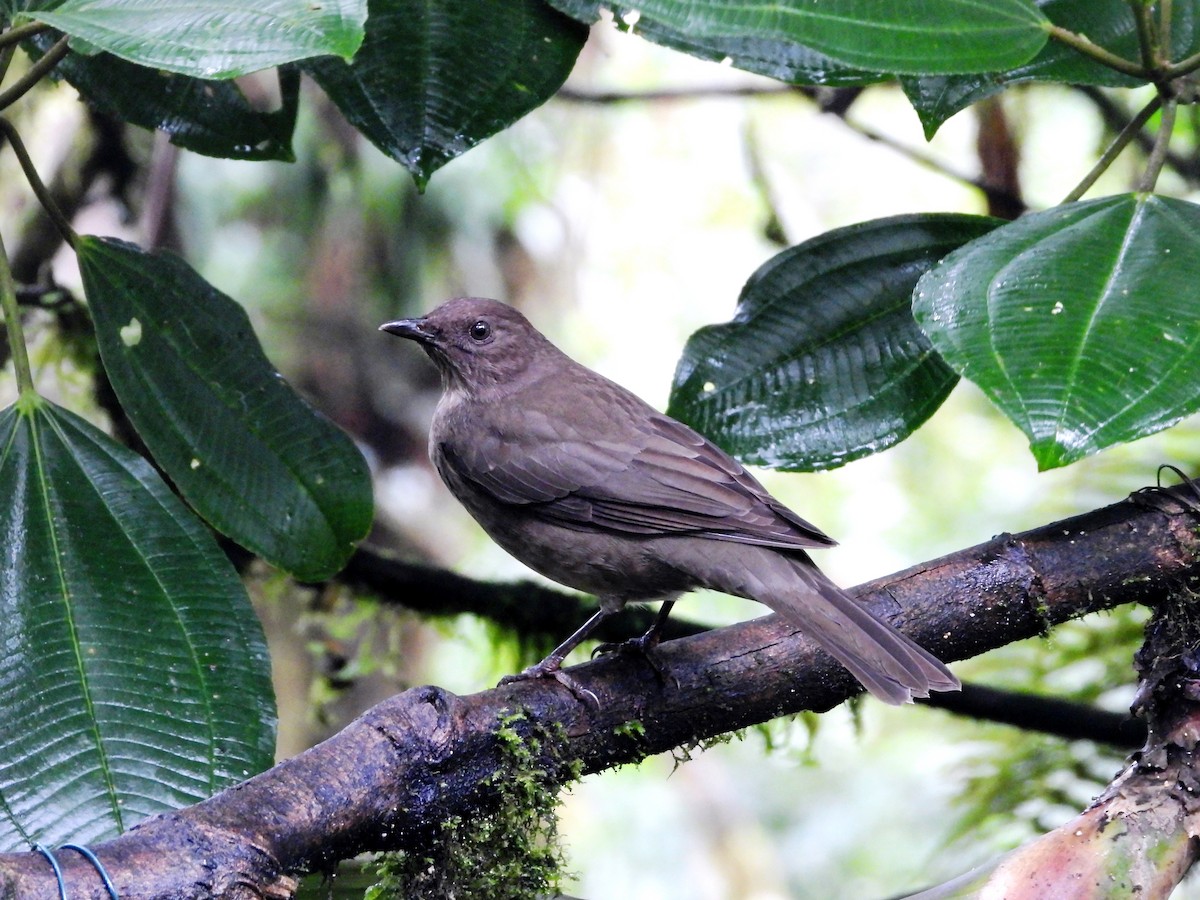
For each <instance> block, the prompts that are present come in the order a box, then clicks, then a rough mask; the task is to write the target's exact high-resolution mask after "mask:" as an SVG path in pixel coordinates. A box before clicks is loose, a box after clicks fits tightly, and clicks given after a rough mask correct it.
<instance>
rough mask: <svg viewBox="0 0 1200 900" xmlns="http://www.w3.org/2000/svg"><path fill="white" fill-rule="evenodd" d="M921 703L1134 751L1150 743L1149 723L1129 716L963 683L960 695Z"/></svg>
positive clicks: (954, 694)
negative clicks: (1147, 741)
mask: <svg viewBox="0 0 1200 900" xmlns="http://www.w3.org/2000/svg"><path fill="white" fill-rule="evenodd" d="M920 702H921V703H923V704H925V705H927V706H934V707H937V708H938V709H944V710H946V711H947V712H952V713H955V714H957V715H961V716H970V717H971V718H974V719H983V720H986V721H988V722H999V723H1001V724H1003V725H1012V726H1014V727H1016V728H1021V729H1023V730H1025V731H1041V732H1043V733H1045V734H1051V735H1054V736H1055V737H1060V738H1063V739H1064V740H1068V741H1075V740H1081V739H1082V740H1089V741H1095V742H1096V743H1099V744H1108V745H1109V746H1112V747H1121V748H1123V749H1127V750H1134V749H1137V748H1138V747H1140V746H1142V745H1143V744H1144V743H1145V742H1146V724H1145V723H1144V722H1142V721H1140V720H1139V719H1135V718H1133V716H1131V715H1129V714H1128V713H1115V712H1109V711H1108V710H1103V709H1096V708H1095V707H1092V706H1087V705H1086V704H1083V703H1075V702H1072V701H1070V700H1060V699H1058V698H1056V697H1039V696H1038V695H1036V694H1026V693H1020V692H1017V691H1002V690H999V689H997V688H992V687H987V686H985V685H980V684H964V685H963V689H962V691H960V692H958V693H946V694H932V695H931V696H930V697H929V699H928V700H922V701H920Z"/></svg>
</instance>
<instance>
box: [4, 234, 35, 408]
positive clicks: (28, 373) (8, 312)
mask: <svg viewBox="0 0 1200 900" xmlns="http://www.w3.org/2000/svg"><path fill="white" fill-rule="evenodd" d="M0 311H3V313H4V324H5V325H6V326H7V328H8V347H9V349H10V350H11V351H12V361H13V368H14V369H15V370H16V372H17V389H18V390H19V391H20V395H21V396H22V397H24V396H27V395H30V394H35V393H37V391H36V389H35V388H34V386H33V369H31V368H30V366H29V350H28V348H27V347H26V346H25V329H24V328H23V327H21V308H20V306H19V305H18V303H17V286H16V285H15V284H14V283H13V277H12V269H11V268H10V267H9V265H8V254H7V253H6V252H5V250H4V239H3V238H2V237H0Z"/></svg>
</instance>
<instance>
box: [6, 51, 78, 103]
mask: <svg viewBox="0 0 1200 900" xmlns="http://www.w3.org/2000/svg"><path fill="white" fill-rule="evenodd" d="M67 40H68V38H67V36H66V35H65V34H64V35H63V36H62V37H61V38H59V39H58V41H57V42H56V43H55V44H54V46H53V47H51V48H50V49H49V50H47V51H46V52H45V54H44V55H43V56H42V58H41V59H39V60H38V61H37V62H35V63H34V64H33V65H32V66H30V67H29V71H28V72H26V73H25V74H24V75H22V76H21V77H20V78H18V79H17V80H16V81H14V82H13V83H12V86H11V87H9V88H8V89H7V90H5V91H0V110H3V109H6V108H8V107H9V106H12V105H13V104H14V103H16V102H17V101H18V100H20V99H21V98H22V97H24V96H25V94H26V93H27V92H28V91H29V89H30V88H32V87H33V86H34V85H35V84H37V83H38V82H39V81H41V80H42V77H43V76H44V75H45V74H46V73H47V72H49V71H50V70H51V69H53V68H54V67H55V66H56V65H58V61H59V60H60V59H62V58H63V57H64V56H66V55H67V50H68V47H67Z"/></svg>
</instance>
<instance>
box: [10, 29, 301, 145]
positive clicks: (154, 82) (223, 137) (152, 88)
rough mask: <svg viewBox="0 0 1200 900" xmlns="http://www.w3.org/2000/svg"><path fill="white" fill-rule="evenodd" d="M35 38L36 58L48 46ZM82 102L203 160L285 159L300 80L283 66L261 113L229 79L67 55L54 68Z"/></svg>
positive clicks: (47, 39) (47, 38)
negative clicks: (275, 96) (273, 102)
mask: <svg viewBox="0 0 1200 900" xmlns="http://www.w3.org/2000/svg"><path fill="white" fill-rule="evenodd" d="M54 40H55V36H54V35H53V34H40V35H38V36H37V37H35V38H34V39H33V40H32V41H30V44H31V46H32V51H31V52H32V55H33V56H34V57H35V58H36V57H39V56H41V54H42V53H43V52H45V51H46V50H47V49H49V47H50V45H51V44H53V43H54ZM54 77H56V78H59V77H61V78H64V79H66V80H67V81H68V82H69V83H70V84H71V86H72V87H74V88H75V89H76V90H77V91H79V93H80V95H81V96H82V97H83V98H84V99H85V100H86V101H87V103H88V104H89V105H90V106H92V107H94V108H95V109H98V110H100V111H101V112H103V113H106V114H108V115H110V116H113V117H115V118H117V119H121V120H123V121H126V122H132V123H133V124H134V125H140V126H141V127H142V128H150V129H161V130H162V131H165V132H166V133H167V134H169V135H170V136H171V143H172V144H176V145H178V146H180V147H184V148H185V149H188V150H192V151H194V152H196V153H203V154H205V155H206V156H218V157H224V158H228V159H248V160H264V159H274V160H285V161H288V162H291V161H292V160H293V159H295V156H294V155H293V153H292V131H293V129H294V128H295V125H296V109H297V106H298V101H299V95H300V75H299V72H298V71H297V70H296V69H295V68H294V67H291V66H285V67H283V68H282V69H280V71H279V92H280V97H281V104H280V108H279V109H278V110H272V111H261V110H258V109H255V108H254V107H253V106H251V104H250V103H249V102H248V101H247V100H246V97H245V95H244V94H243V93H242V91H241V89H240V88H239V87H238V85H237V84H236V83H235V82H233V81H211V80H206V79H202V78H192V77H189V76H187V75H177V74H175V73H173V72H164V71H160V70H158V69H147V68H146V67H145V66H137V65H134V64H133V63H129V62H125V60H123V59H118V58H117V57H115V56H113V55H112V54H110V53H98V54H95V55H93V56H85V55H83V54H80V53H74V52H72V53H68V54H67V55H66V56H65V57H63V59H62V61H61V62H60V63H59V64H58V66H57V67H56V68H55V70H54Z"/></svg>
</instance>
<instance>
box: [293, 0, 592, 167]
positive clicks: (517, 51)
mask: <svg viewBox="0 0 1200 900" xmlns="http://www.w3.org/2000/svg"><path fill="white" fill-rule="evenodd" d="M586 39H587V29H586V28H584V27H583V26H581V25H580V24H579V23H578V22H575V21H572V20H571V19H569V18H567V17H566V16H564V15H562V14H560V13H558V12H555V11H554V10H553V9H551V8H550V7H548V6H547V5H546V4H545V3H544V2H542V0H508V2H505V3H496V4H488V3H462V2H458V0H435V2H416V0H371V15H370V18H369V19H368V20H367V37H366V40H365V41H364V42H363V46H362V49H361V50H360V51H359V53H358V55H357V56H355V58H354V59H353V61H351V62H350V63H345V62H342V61H341V60H338V59H333V58H323V59H318V60H310V61H309V62H307V63H305V65H304V68H305V70H306V71H308V72H309V73H310V74H311V75H312V76H313V78H314V79H316V81H317V83H318V84H320V85H321V87H322V88H323V89H324V90H325V92H326V93H327V94H328V95H329V97H330V99H331V100H333V102H334V103H335V104H337V106H338V108H339V109H341V111H342V112H343V113H344V114H345V116H346V118H347V119H349V120H350V123H351V124H352V125H354V126H355V127H356V128H357V129H359V130H360V131H361V132H362V133H363V134H364V135H366V136H367V138H369V139H370V140H371V142H372V143H374V144H375V146H377V147H378V148H379V149H380V150H382V151H383V152H384V153H386V154H388V155H389V156H391V157H392V158H394V159H396V160H399V161H400V162H401V163H403V164H404V165H405V166H406V167H407V168H408V170H409V171H410V172H411V173H412V175H413V178H414V179H415V180H416V182H417V184H418V186H420V187H424V185H425V183H426V182H427V181H428V180H429V176H430V175H432V174H433V172H434V171H435V170H437V169H439V168H440V167H442V166H443V165H445V164H446V163H447V162H449V161H450V160H452V159H454V158H455V157H456V156H459V155H461V154H463V153H465V152H466V151H467V150H469V149H471V148H472V147H474V146H475V145H476V144H477V143H479V142H480V141H482V140H483V139H484V138H486V137H490V136H491V135H493V134H495V133H496V132H498V131H500V130H502V129H504V128H507V127H508V126H509V125H511V124H512V123H513V122H515V121H516V120H517V119H519V118H521V116H523V115H525V114H526V113H528V112H529V111H530V110H533V109H535V108H536V107H538V106H540V105H541V104H542V103H545V102H546V100H548V99H549V98H550V97H551V96H552V95H553V94H554V92H555V91H557V90H558V88H559V87H560V86H561V85H562V83H563V82H564V81H565V80H566V78H567V75H569V74H570V72H571V68H572V66H574V64H575V58H576V57H577V56H578V55H579V51H580V50H581V49H582V47H583V44H584V41H585V40H586Z"/></svg>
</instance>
